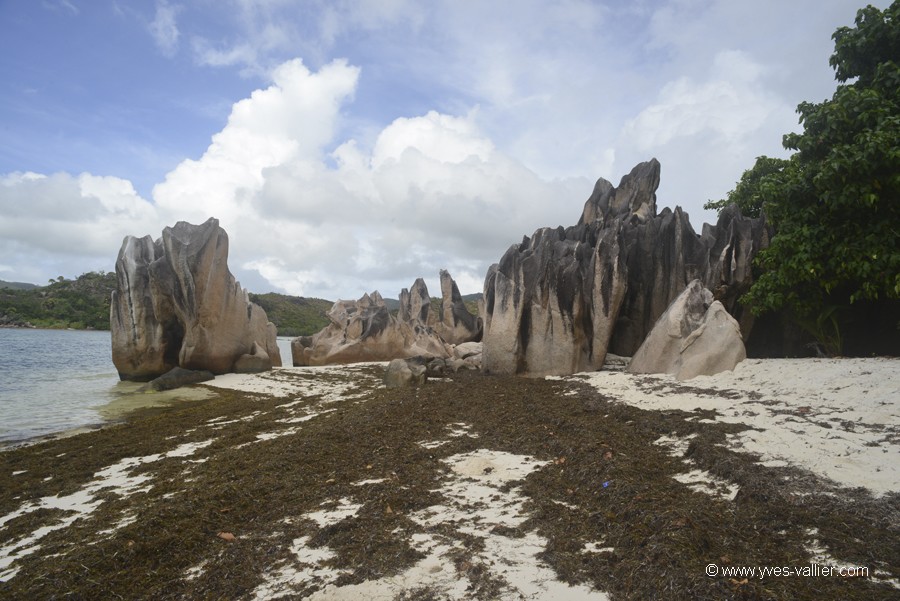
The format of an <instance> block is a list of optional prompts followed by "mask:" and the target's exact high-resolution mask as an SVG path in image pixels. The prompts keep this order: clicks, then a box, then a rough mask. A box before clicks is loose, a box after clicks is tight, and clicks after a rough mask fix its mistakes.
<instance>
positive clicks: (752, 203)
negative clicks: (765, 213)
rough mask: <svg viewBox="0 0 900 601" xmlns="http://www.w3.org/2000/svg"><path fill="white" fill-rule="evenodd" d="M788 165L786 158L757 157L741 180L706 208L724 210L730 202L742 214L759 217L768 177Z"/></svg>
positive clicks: (707, 204)
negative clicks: (763, 190) (721, 197)
mask: <svg viewBox="0 0 900 601" xmlns="http://www.w3.org/2000/svg"><path fill="white" fill-rule="evenodd" d="M787 165H788V161H786V160H785V159H776V158H771V157H767V156H761V157H756V163H755V164H754V165H753V167H752V168H750V169H747V170H746V171H744V174H743V175H741V179H740V181H738V182H737V184H736V185H735V187H734V190H732V191H731V192H729V193H728V194H727V195H726V196H725V198H723V199H721V200H710V201H709V202H707V203H706V204H705V205H703V208H704V209H711V210H716V211H718V212H720V213H721V212H722V209H724V208H725V207H727V206H728V205H730V204H736V205H737V206H738V208H739V209H740V210H741V214H742V215H746V216H748V217H759V215H760V212H761V211H762V207H763V201H764V198H763V194H762V188H763V184H764V182H765V181H766V178H767V177H769V176H772V175H777V174H780V173H781V172H782V171H783V170H784V168H785V167H786V166H787Z"/></svg>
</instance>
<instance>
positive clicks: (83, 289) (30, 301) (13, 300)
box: [0, 271, 116, 330]
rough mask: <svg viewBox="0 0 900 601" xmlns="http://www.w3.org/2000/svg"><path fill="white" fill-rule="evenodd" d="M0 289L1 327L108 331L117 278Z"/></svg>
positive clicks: (80, 278) (97, 275)
mask: <svg viewBox="0 0 900 601" xmlns="http://www.w3.org/2000/svg"><path fill="white" fill-rule="evenodd" d="M26 286H28V287H26V288H11V287H0V326H7V327H9V326H12V327H36V328H73V329H76V330H84V329H93V330H108V329H109V299H110V295H111V294H112V291H113V290H115V288H116V274H115V273H104V272H99V273H98V272H93V271H92V272H89V273H85V274H82V275H80V276H78V277H77V278H76V279H74V280H67V279H65V278H63V277H60V278H58V279H56V280H54V281H51V283H50V284H48V285H47V286H34V285H26Z"/></svg>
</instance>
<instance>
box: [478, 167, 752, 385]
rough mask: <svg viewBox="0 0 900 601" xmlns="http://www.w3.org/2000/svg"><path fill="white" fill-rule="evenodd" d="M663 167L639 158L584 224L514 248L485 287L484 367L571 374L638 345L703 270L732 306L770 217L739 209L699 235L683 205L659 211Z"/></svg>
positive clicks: (595, 203)
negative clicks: (749, 215)
mask: <svg viewBox="0 0 900 601" xmlns="http://www.w3.org/2000/svg"><path fill="white" fill-rule="evenodd" d="M659 181H660V165H659V162H658V161H656V159H653V160H651V161H648V162H646V163H641V164H639V165H637V166H636V167H635V168H634V169H633V170H632V171H631V173H629V174H628V175H626V176H625V177H623V178H622V181H621V182H620V184H619V186H618V187H614V186H613V185H612V184H611V183H610V182H608V181H606V180H604V179H602V178H601V179H600V180H598V182H597V184H596V185H595V186H594V190H593V193H592V194H591V196H590V198H588V200H587V202H585V205H584V209H583V211H582V215H581V218H580V219H579V221H578V224H577V225H575V226H572V227H568V228H562V227H559V228H556V229H551V228H543V229H540V230H537V231H536V232H535V233H534V234H533V235H532V236H531V237H530V238H529V237H525V238H524V239H523V240H522V242H521V243H519V244H516V245H514V246H512V247H510V249H509V250H507V252H506V253H505V254H504V255H503V258H502V259H501V260H500V262H499V263H498V264H496V265H494V266H492V267H491V268H490V269H489V270H488V273H487V276H486V278H485V286H484V302H485V311H484V354H483V365H484V369H485V370H486V371H489V372H495V373H519V374H531V375H548V374H569V373H575V372H577V371H582V370H588V369H600V367H601V366H602V365H603V360H604V358H605V356H606V353H607V352H612V353H615V354H617V355H623V356H631V355H633V354H634V353H635V352H636V351H637V349H638V347H639V346H640V345H641V343H642V342H643V341H644V339H645V338H646V336H647V334H648V333H649V332H650V330H651V328H652V327H653V324H654V323H656V320H657V319H659V317H660V315H662V314H663V312H664V311H665V310H666V308H667V307H668V306H669V304H671V302H672V301H673V300H674V299H675V298H676V297H677V296H678V295H679V294H680V293H681V291H682V290H684V288H685V287H686V286H687V284H688V283H689V282H690V281H692V280H694V279H699V280H700V281H701V282H702V283H703V285H704V286H705V287H707V288H709V289H710V290H713V291H714V293H715V297H716V299H718V300H720V302H721V303H722V305H723V306H724V307H725V309H726V310H727V311H728V312H729V313H731V314H732V315H734V316H735V317H736V318H737V319H738V321H739V323H740V325H741V330H742V333H743V334H744V336H747V335H748V334H749V332H750V329H751V328H752V326H753V320H752V317H751V316H750V314H749V312H747V311H744V309H743V308H742V307H741V306H740V305H739V303H738V302H737V299H738V297H739V296H740V295H741V294H743V293H744V292H745V291H746V290H747V289H749V287H750V285H751V284H752V273H751V269H750V265H751V261H752V259H753V257H754V256H755V254H756V253H757V252H758V251H759V250H760V249H761V248H764V247H765V246H767V245H768V242H769V237H768V236H769V232H768V230H767V228H766V225H765V222H764V220H763V219H761V218H760V219H750V218H746V217H743V216H742V215H741V214H740V212H739V211H738V210H737V209H736V208H729V209H727V210H725V211H723V212H722V213H721V215H720V218H719V220H718V223H717V224H716V225H715V226H709V225H706V226H704V228H703V233H702V235H699V236H698V235H697V234H696V232H694V230H693V228H692V227H691V225H690V222H689V220H688V216H687V214H686V213H684V212H683V211H682V210H681V209H680V208H676V209H675V210H674V211H673V210H671V209H668V208H666V209H664V210H663V211H662V212H661V213H659V214H657V212H656V189H657V187H658V185H659Z"/></svg>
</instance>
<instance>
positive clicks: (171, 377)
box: [138, 367, 216, 392]
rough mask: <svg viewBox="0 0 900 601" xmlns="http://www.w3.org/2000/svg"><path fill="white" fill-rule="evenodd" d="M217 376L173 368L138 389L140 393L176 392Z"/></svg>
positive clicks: (208, 372)
mask: <svg viewBox="0 0 900 601" xmlns="http://www.w3.org/2000/svg"><path fill="white" fill-rule="evenodd" d="M215 377H216V376H215V375H214V374H213V373H212V372H211V371H208V370H205V369H203V370H195V369H184V368H182V367H173V368H172V369H170V370H169V371H167V372H166V373H164V374H163V375H161V376H158V377H156V378H153V379H152V380H150V381H149V382H147V383H146V384H144V385H143V386H141V387H140V388H139V389H138V392H162V391H164V390H174V389H176V388H181V387H182V386H188V385H189V384H198V383H200V382H208V381H209V380H212V379H214V378H215Z"/></svg>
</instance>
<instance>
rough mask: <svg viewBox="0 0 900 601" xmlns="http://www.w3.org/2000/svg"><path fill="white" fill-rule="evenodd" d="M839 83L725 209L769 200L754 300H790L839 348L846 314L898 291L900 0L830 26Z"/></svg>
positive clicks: (770, 305) (783, 304)
mask: <svg viewBox="0 0 900 601" xmlns="http://www.w3.org/2000/svg"><path fill="white" fill-rule="evenodd" d="M832 37H833V39H834V41H835V51H834V54H833V55H832V57H831V60H830V64H831V66H832V67H834V69H835V77H836V79H837V80H838V82H840V84H839V85H838V86H837V89H836V90H835V92H834V95H833V96H832V98H831V99H830V100H826V101H824V102H821V103H810V102H804V103H801V104H800V105H799V106H798V108H797V111H798V113H799V114H800V122H801V124H802V126H803V132H802V133H792V134H788V135H786V136H784V140H783V144H784V147H785V148H787V149H789V150H793V151H795V152H794V154H793V155H792V156H791V157H790V159H788V160H781V159H771V158H768V157H760V158H758V159H757V161H756V164H755V165H754V167H753V168H752V169H750V170H748V171H746V172H745V173H744V176H743V177H742V178H741V181H740V182H738V184H737V186H736V187H735V189H734V190H733V191H732V192H730V193H729V195H728V198H727V199H725V200H724V201H718V202H711V203H708V205H707V206H709V207H710V208H721V207H724V206H725V204H728V201H731V202H736V203H738V205H739V206H740V207H741V209H742V210H744V209H746V210H747V212H748V213H749V214H758V211H759V210H760V209H762V211H763V212H764V213H765V214H766V217H767V219H768V220H769V222H770V223H771V224H772V225H773V226H774V228H775V235H774V237H773V238H772V243H771V245H770V247H769V248H767V249H765V250H763V251H762V252H760V254H759V257H758V264H759V266H761V267H762V274H761V276H760V277H759V279H758V280H757V281H756V282H755V284H754V285H753V287H752V288H751V290H750V292H749V293H748V294H747V295H746V296H745V297H744V299H743V300H744V302H745V303H747V304H749V305H750V306H752V307H753V310H754V312H756V313H757V314H759V313H763V312H767V311H774V310H780V309H788V310H789V311H791V312H792V314H793V315H794V316H795V317H796V318H797V320H798V322H799V323H800V324H801V325H803V326H804V327H806V329H808V330H809V331H810V332H812V333H813V334H814V335H815V336H816V337H817V338H818V339H819V341H820V342H822V343H823V344H824V345H825V347H826V349H827V350H828V351H830V352H831V353H834V354H837V353H840V350H841V329H840V326H841V315H842V313H843V312H845V311H846V310H847V309H848V308H849V307H850V306H851V305H853V304H854V303H857V302H859V301H867V302H868V301H883V300H885V299H898V298H900V235H898V232H900V65H898V60H900V0H896V1H895V2H894V3H893V4H891V6H890V7H889V8H887V9H885V10H884V11H880V10H878V9H877V8H874V7H872V6H868V7H866V8H863V9H861V10H860V11H858V13H857V16H856V26H855V27H852V28H851V27H841V28H839V29H838V30H837V31H836V32H835V33H834V35H833V36H832Z"/></svg>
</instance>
